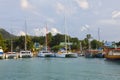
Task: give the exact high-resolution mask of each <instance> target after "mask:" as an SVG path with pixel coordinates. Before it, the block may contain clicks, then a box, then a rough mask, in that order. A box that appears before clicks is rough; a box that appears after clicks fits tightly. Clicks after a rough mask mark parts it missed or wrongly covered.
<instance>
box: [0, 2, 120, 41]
mask: <svg viewBox="0 0 120 80" xmlns="http://www.w3.org/2000/svg"><path fill="white" fill-rule="evenodd" d="M119 3H120V0H0V28H4V29H6V30H7V31H9V32H11V33H13V34H16V35H22V34H24V32H25V20H26V22H27V33H28V34H30V35H37V36H40V35H44V34H45V26H46V24H47V27H48V31H49V32H52V33H53V34H56V33H65V26H66V29H67V31H66V33H67V34H69V35H71V36H73V37H78V38H79V39H83V38H85V35H86V34H87V33H90V34H92V36H93V38H95V39H98V28H99V29H100V38H101V40H107V41H119V40H120V37H119V34H120V5H119ZM64 16H65V17H66V25H65V24H64Z"/></svg>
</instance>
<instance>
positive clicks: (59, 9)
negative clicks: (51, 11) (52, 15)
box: [56, 2, 65, 14]
mask: <svg viewBox="0 0 120 80" xmlns="http://www.w3.org/2000/svg"><path fill="white" fill-rule="evenodd" d="M56 10H57V13H58V14H60V13H64V11H65V6H64V5H63V4H62V3H60V2H57V4H56Z"/></svg>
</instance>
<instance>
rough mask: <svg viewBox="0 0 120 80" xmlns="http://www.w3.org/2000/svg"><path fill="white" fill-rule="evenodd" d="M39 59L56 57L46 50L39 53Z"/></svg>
mask: <svg viewBox="0 0 120 80" xmlns="http://www.w3.org/2000/svg"><path fill="white" fill-rule="evenodd" d="M38 57H54V53H52V52H50V51H46V50H41V51H40V52H39V53H38Z"/></svg>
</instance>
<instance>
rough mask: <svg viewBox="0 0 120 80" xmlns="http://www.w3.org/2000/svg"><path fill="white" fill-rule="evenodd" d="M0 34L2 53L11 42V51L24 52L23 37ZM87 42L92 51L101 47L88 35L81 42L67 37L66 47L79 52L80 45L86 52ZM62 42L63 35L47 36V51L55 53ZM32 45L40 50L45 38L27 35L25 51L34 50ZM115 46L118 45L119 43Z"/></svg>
mask: <svg viewBox="0 0 120 80" xmlns="http://www.w3.org/2000/svg"><path fill="white" fill-rule="evenodd" d="M0 32H2V33H0V46H1V47H2V48H3V49H4V51H10V49H11V41H12V44H13V51H20V50H24V48H25V47H24V46H25V45H24V43H25V36H17V37H16V36H14V35H11V34H10V33H8V32H6V31H5V30H3V29H0ZM6 34H9V35H6ZM11 36H12V37H11ZM89 40H90V44H91V48H92V49H97V48H100V47H102V46H103V43H102V42H100V41H98V40H96V39H93V38H92V36H91V35H90V34H87V35H86V37H85V38H84V39H83V40H79V39H78V38H76V37H74V38H73V37H70V36H69V35H67V42H68V44H67V47H68V48H70V49H71V50H74V51H78V50H80V43H81V45H82V48H83V49H84V50H86V49H88V48H89ZM63 42H65V35H63V34H56V35H54V36H53V35H52V34H51V33H48V34H47V45H48V46H49V47H50V48H49V49H51V50H52V51H55V52H57V51H58V50H59V49H60V48H63V47H65V45H60V44H61V43H63ZM34 43H38V44H40V47H39V49H41V48H42V47H43V46H45V36H39V37H38V36H29V35H27V49H28V50H32V51H34V50H36V47H35V46H34ZM69 43H71V44H69ZM116 44H117V45H120V42H118V43H116Z"/></svg>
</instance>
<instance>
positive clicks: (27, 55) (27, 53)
mask: <svg viewBox="0 0 120 80" xmlns="http://www.w3.org/2000/svg"><path fill="white" fill-rule="evenodd" d="M32 56H33V54H32V52H31V51H20V53H19V57H20V58H31V57H32Z"/></svg>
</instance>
